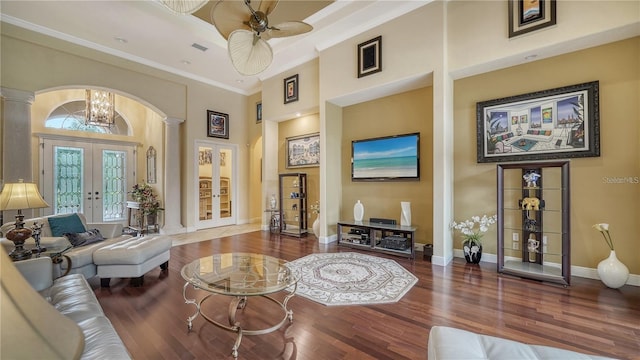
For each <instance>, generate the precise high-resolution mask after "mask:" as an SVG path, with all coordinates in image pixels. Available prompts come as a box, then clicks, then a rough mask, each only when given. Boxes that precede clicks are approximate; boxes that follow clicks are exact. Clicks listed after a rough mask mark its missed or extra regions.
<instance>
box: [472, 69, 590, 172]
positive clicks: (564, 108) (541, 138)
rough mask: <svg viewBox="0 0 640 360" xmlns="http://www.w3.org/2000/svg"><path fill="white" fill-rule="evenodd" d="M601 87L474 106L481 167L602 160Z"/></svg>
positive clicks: (555, 91) (541, 93)
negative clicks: (505, 162) (503, 162)
mask: <svg viewBox="0 0 640 360" xmlns="http://www.w3.org/2000/svg"><path fill="white" fill-rule="evenodd" d="M599 106H600V105H599V82H598V81H592V82H588V83H584V84H578V85H570V86H565V87H560V88H555V89H550V90H544V91H537V92H533V93H529V94H523V95H517V96H511V97H507V98H502V99H495V100H488V101H482V102H479V103H477V104H476V122H477V151H478V154H477V161H478V162H479V163H487V162H502V161H523V160H524V161H526V160H549V159H564V158H577V157H598V156H600V110H599Z"/></svg>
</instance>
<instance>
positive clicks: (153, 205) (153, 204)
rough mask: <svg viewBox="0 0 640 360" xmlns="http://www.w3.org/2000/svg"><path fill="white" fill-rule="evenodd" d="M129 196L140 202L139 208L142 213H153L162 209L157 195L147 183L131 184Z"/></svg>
mask: <svg viewBox="0 0 640 360" xmlns="http://www.w3.org/2000/svg"><path fill="white" fill-rule="evenodd" d="M131 198H132V199H133V201H135V202H137V203H139V204H140V210H141V211H142V214H144V215H155V214H157V213H158V212H159V211H161V210H164V209H163V208H161V207H160V202H159V201H158V196H157V195H156V194H155V193H154V192H153V188H152V187H151V186H150V185H149V184H147V183H142V184H135V185H133V190H132V191H131Z"/></svg>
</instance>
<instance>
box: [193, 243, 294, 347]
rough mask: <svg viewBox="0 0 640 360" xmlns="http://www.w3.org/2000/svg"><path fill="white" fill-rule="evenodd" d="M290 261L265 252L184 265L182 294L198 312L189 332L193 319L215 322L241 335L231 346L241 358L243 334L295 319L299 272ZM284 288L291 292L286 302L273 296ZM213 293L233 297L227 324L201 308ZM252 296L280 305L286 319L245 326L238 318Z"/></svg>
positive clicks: (264, 331) (214, 257) (263, 331)
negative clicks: (191, 294)
mask: <svg viewBox="0 0 640 360" xmlns="http://www.w3.org/2000/svg"><path fill="white" fill-rule="evenodd" d="M286 263H287V261H285V260H281V259H278V258H275V257H272V256H267V255H263V254H251V253H225V254H216V255H212V256H207V257H203V258H200V259H198V260H195V261H193V262H191V263H189V264H187V265H185V266H184V267H183V268H182V271H181V274H182V277H183V278H184V279H185V280H186V283H185V284H184V286H183V288H182V296H183V297H184V301H185V303H186V304H193V305H195V307H196V312H195V313H194V314H193V315H192V316H190V317H189V318H188V319H187V326H188V329H189V331H191V329H192V328H193V320H194V319H195V318H196V317H197V316H198V315H202V317H203V318H204V319H205V320H206V321H208V322H210V323H211V324H213V325H215V326H217V327H219V328H222V329H224V330H227V331H231V332H235V333H236V334H237V337H236V342H235V344H234V345H233V348H232V349H231V354H232V355H233V357H234V358H237V357H238V348H239V347H240V341H242V335H261V334H268V333H270V332H273V331H275V330H277V329H279V328H280V327H282V325H284V323H285V322H286V321H287V320H288V321H289V322H292V321H293V311H292V310H290V309H288V308H287V303H288V302H289V300H290V299H291V298H292V297H293V296H294V295H295V292H296V290H297V285H298V279H299V275H298V274H295V273H293V272H292V271H291V269H289V268H288V267H287V266H286ZM189 285H191V286H192V287H193V288H194V289H200V290H204V291H206V292H208V293H209V294H207V295H206V296H205V297H204V298H202V299H201V300H199V301H197V300H196V299H192V298H188V297H187V288H188V287H189ZM281 291H286V292H287V293H288V294H287V295H286V296H285V297H284V299H283V300H282V301H279V300H277V299H275V298H273V297H272V296H269V295H271V294H275V293H278V292H281ZM213 295H224V296H229V297H230V298H231V301H230V304H229V307H228V310H229V314H228V320H229V324H228V325H227V324H223V323H221V322H219V321H216V320H214V319H213V317H212V316H209V315H207V314H205V313H203V312H202V311H201V308H202V304H203V303H204V302H205V301H207V300H208V299H210V298H211V296H213ZM252 296H260V297H263V298H266V299H268V300H270V301H271V302H272V303H274V304H276V306H277V307H279V308H280V309H281V310H282V312H283V318H282V320H280V321H279V322H278V323H277V324H275V325H273V326H271V327H268V328H264V329H244V328H242V326H241V324H240V322H239V321H238V319H237V318H236V312H237V310H238V309H244V308H245V306H246V305H247V301H248V299H249V298H250V297H252Z"/></svg>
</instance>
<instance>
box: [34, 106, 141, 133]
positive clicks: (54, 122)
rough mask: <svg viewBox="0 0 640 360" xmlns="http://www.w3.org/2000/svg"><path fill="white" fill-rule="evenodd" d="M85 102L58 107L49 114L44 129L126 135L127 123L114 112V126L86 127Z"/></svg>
mask: <svg viewBox="0 0 640 360" xmlns="http://www.w3.org/2000/svg"><path fill="white" fill-rule="evenodd" d="M85 109H86V102H85V101H82V100H74V101H70V102H67V103H65V104H62V105H60V106H58V107H57V108H56V109H55V110H53V111H52V112H51V114H49V117H48V118H47V120H46V121H45V125H44V126H45V127H47V128H52V129H63V130H71V131H84V132H92V133H99V134H115V135H120V134H122V135H126V134H127V132H128V131H127V130H128V127H127V122H126V121H124V119H123V118H122V116H120V114H119V113H118V112H117V111H116V112H115V115H114V116H115V125H113V126H110V127H105V126H98V125H88V124H86V123H85Z"/></svg>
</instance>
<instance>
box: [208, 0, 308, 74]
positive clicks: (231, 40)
mask: <svg viewBox="0 0 640 360" xmlns="http://www.w3.org/2000/svg"><path fill="white" fill-rule="evenodd" d="M278 1H279V0H253V1H252V0H221V1H218V3H217V4H216V5H215V6H214V7H213V8H212V9H211V20H212V22H213V24H214V26H215V27H216V29H218V31H219V32H220V34H221V35H222V36H223V37H224V38H225V39H226V40H227V42H228V51H229V57H230V58H231V63H232V64H233V67H235V69H236V70H237V71H238V72H239V73H240V74H242V75H255V74H258V73H260V72H262V71H264V70H265V69H266V68H267V67H268V66H269V65H270V64H271V62H272V61H273V51H272V50H271V46H270V45H269V43H267V40H269V39H272V38H280V37H287V36H294V35H299V34H304V33H306V32H309V31H311V30H313V27H312V26H311V25H309V24H307V23H305V22H302V21H286V22H283V23H280V24H277V25H275V26H272V25H270V24H269V19H268V16H269V14H271V13H272V12H273V10H274V9H275V8H276V5H278ZM252 4H253V6H252Z"/></svg>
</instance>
